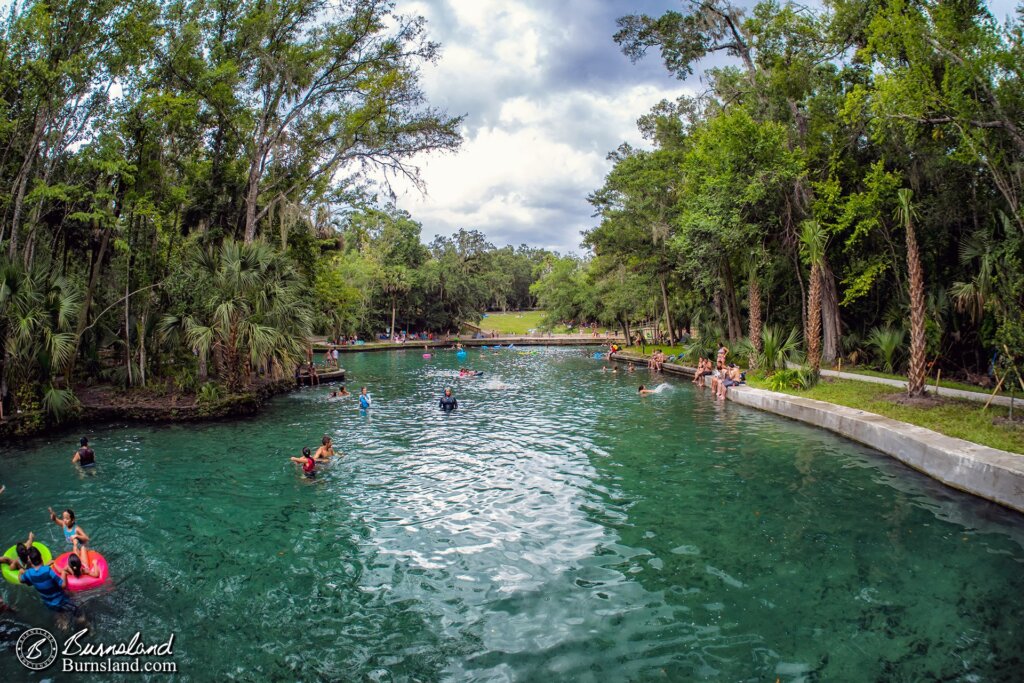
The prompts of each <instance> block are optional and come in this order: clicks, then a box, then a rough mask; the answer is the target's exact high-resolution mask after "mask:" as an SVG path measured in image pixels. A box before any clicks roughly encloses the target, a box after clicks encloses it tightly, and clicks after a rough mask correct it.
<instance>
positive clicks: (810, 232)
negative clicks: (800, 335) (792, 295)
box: [800, 221, 825, 372]
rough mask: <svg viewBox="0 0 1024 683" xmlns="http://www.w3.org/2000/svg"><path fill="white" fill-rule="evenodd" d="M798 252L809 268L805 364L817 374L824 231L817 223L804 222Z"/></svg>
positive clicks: (819, 353) (819, 349)
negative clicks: (801, 253) (801, 254)
mask: <svg viewBox="0 0 1024 683" xmlns="http://www.w3.org/2000/svg"><path fill="white" fill-rule="evenodd" d="M800 250H801V251H803V253H804V258H806V259H807V262H808V263H809V264H810V266H811V282H810V288H809V291H808V292H807V364H808V365H809V366H810V367H811V370H812V371H814V372H818V371H819V370H820V369H821V265H822V263H823V262H824V260H825V231H824V230H822V229H821V226H820V225H818V222H817V221H804V224H803V229H802V231H801V233H800Z"/></svg>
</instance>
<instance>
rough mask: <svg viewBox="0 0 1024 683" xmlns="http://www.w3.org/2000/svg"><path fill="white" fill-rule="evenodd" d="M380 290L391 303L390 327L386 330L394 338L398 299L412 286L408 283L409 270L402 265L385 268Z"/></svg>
mask: <svg viewBox="0 0 1024 683" xmlns="http://www.w3.org/2000/svg"><path fill="white" fill-rule="evenodd" d="M381 288H382V289H383V290H384V294H386V295H387V297H388V299H389V300H390V302H391V327H390V328H388V329H389V330H390V332H389V333H390V334H391V336H392V337H394V336H395V314H396V313H397V310H398V298H399V297H400V296H402V295H403V294H406V293H407V292H408V291H409V290H410V289H412V284H411V283H410V282H409V269H408V268H406V267H405V266H403V265H397V266H389V267H385V268H384V272H383V283H382V285H381Z"/></svg>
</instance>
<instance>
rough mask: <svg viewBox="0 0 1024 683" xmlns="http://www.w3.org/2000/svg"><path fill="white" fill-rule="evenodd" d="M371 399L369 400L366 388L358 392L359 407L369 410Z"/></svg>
mask: <svg viewBox="0 0 1024 683" xmlns="http://www.w3.org/2000/svg"><path fill="white" fill-rule="evenodd" d="M372 403H373V399H372V398H370V394H368V393H367V392H366V387H362V388H361V389H360V390H359V407H360V408H369V407H370V405H372Z"/></svg>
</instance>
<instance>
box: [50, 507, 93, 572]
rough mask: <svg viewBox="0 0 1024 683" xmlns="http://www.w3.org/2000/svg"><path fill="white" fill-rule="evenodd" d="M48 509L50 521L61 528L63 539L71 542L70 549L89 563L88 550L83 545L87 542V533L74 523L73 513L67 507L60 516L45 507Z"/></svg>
mask: <svg viewBox="0 0 1024 683" xmlns="http://www.w3.org/2000/svg"><path fill="white" fill-rule="evenodd" d="M47 510H49V511H50V521H52V522H53V523H54V524H56V525H57V526H59V527H60V528H61V531H63V532H64V540H65V541H67V542H68V543H70V544H71V547H72V549H73V550H74V551H75V552H76V553H78V554H79V555H80V556H81V557H82V561H83V562H85V563H86V564H88V563H89V551H88V550H87V549H86V547H85V545H86V543H88V542H89V535H88V534H86V533H85V530H84V529H82V527H80V526H78V524H76V523H75V513H74V511H73V510H72V509H71V508H68V509H67V510H65V511H64V512H62V513H60V517H57V513H56V512H54V511H53V508H47Z"/></svg>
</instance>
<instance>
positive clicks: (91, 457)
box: [71, 436, 96, 467]
mask: <svg viewBox="0 0 1024 683" xmlns="http://www.w3.org/2000/svg"><path fill="white" fill-rule="evenodd" d="M79 445H80V446H81V448H79V449H78V450H77V451H75V452H74V454H73V455H72V456H71V462H73V463H78V465H79V467H95V466H96V453H95V452H94V451H93V450H92V449H91V448H89V439H87V438H86V437H84V436H83V437H82V440H81V441H79Z"/></svg>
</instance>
